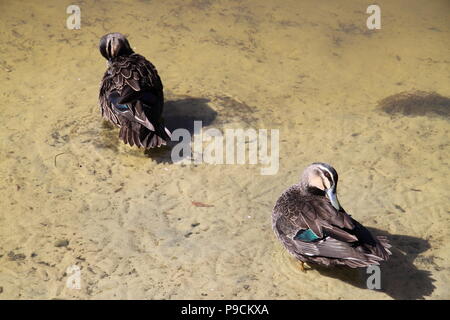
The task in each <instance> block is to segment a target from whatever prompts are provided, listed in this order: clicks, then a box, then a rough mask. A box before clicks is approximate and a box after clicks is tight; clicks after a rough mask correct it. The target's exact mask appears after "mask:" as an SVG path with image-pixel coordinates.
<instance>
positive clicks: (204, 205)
mask: <svg viewBox="0 0 450 320" xmlns="http://www.w3.org/2000/svg"><path fill="white" fill-rule="evenodd" d="M192 204H193V205H194V206H196V207H203V208H209V207H214V206H213V205H212V204H206V203H203V202H199V201H192Z"/></svg>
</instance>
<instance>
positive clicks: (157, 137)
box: [99, 33, 170, 149]
mask: <svg viewBox="0 0 450 320" xmlns="http://www.w3.org/2000/svg"><path fill="white" fill-rule="evenodd" d="M99 49H100V53H101V54H102V56H103V57H104V58H105V59H106V60H108V69H107V70H106V72H105V74H104V76H103V79H102V82H101V85H100V95H99V103H100V108H101V111H102V115H103V117H104V118H106V119H107V120H109V121H110V122H111V123H113V124H114V125H116V126H117V127H119V128H120V132H119V137H120V138H121V139H122V140H123V141H124V142H125V143H128V144H129V145H131V146H133V145H136V146H138V147H144V148H146V149H149V148H153V147H159V146H161V145H165V144H166V142H167V141H168V140H170V131H169V130H168V129H167V128H165V127H164V121H163V119H162V116H161V115H162V112H163V107H164V94H163V85H162V82H161V79H160V77H159V75H158V72H157V70H156V68H155V66H154V65H153V64H152V63H151V62H149V61H148V60H147V59H145V58H144V57H143V56H141V55H139V54H137V53H134V51H133V50H132V49H131V47H130V44H129V42H128V40H127V38H126V37H125V36H124V35H123V34H121V33H109V34H106V35H104V36H103V37H102V38H101V39H100V45H99Z"/></svg>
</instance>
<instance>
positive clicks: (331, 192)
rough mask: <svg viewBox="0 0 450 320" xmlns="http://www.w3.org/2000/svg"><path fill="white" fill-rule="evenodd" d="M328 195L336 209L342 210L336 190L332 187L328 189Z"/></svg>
mask: <svg viewBox="0 0 450 320" xmlns="http://www.w3.org/2000/svg"><path fill="white" fill-rule="evenodd" d="M327 197H328V199H330V202H331V205H332V206H333V207H334V208H335V209H336V210H338V211H339V210H341V205H340V204H339V200H338V198H337V195H336V191H335V190H333V189H332V188H330V189H328V190H327Z"/></svg>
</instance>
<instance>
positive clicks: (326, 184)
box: [300, 162, 341, 210]
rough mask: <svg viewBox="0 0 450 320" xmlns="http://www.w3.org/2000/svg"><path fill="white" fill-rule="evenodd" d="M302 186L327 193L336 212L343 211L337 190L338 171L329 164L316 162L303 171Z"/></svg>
mask: <svg viewBox="0 0 450 320" xmlns="http://www.w3.org/2000/svg"><path fill="white" fill-rule="evenodd" d="M300 183H301V185H302V186H303V187H304V188H305V189H308V188H317V189H319V190H322V191H324V192H325V195H326V196H327V198H328V199H329V200H330V202H331V204H332V205H333V207H334V208H335V209H336V210H340V209H341V205H340V204H339V201H338V198H337V194H336V188H337V183H338V174H337V172H336V170H335V169H334V168H333V167H332V166H330V165H329V164H327V163H322V162H314V163H312V164H310V165H309V166H308V167H307V168H306V169H305V171H303V174H302V179H301V182H300Z"/></svg>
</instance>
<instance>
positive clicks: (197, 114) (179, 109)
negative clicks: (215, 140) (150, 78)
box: [145, 96, 217, 163]
mask: <svg viewBox="0 0 450 320" xmlns="http://www.w3.org/2000/svg"><path fill="white" fill-rule="evenodd" d="M209 101H210V100H209V99H205V98H194V97H187V96H183V97H181V98H175V99H169V100H167V101H166V102H165V104H164V112H163V118H164V122H165V125H166V127H167V128H168V129H169V130H170V131H171V132H173V131H174V130H176V129H180V128H181V129H185V130H187V131H188V132H189V134H190V135H191V136H192V135H193V133H194V121H202V126H207V125H210V124H211V123H213V122H214V120H215V119H216V117H217V112H216V111H215V110H213V109H212V108H211V107H210V106H209V105H208V102H209ZM176 143H177V142H176V141H175V142H174V141H169V142H168V143H167V145H166V146H162V147H160V148H153V149H149V150H145V155H146V156H147V157H149V158H151V159H153V160H155V161H156V162H157V163H171V162H172V159H171V150H172V147H173V146H174V145H175V144H176Z"/></svg>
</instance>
